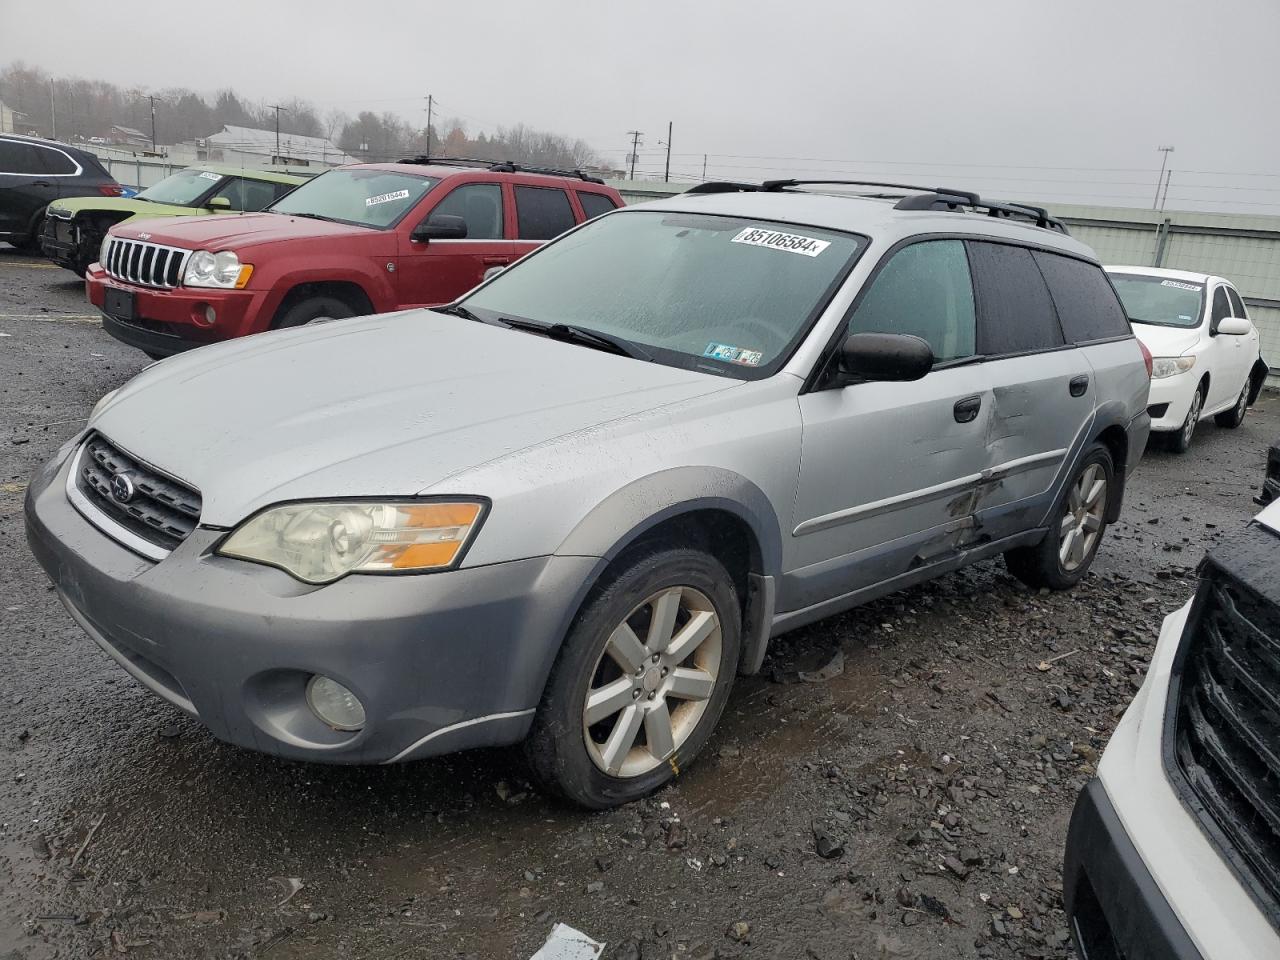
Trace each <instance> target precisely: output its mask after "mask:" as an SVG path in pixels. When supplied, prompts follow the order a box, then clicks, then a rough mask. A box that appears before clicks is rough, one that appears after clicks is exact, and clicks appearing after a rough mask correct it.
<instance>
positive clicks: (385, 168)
mask: <svg viewBox="0 0 1280 960" xmlns="http://www.w3.org/2000/svg"><path fill="white" fill-rule="evenodd" d="M622 202H623V201H622V198H621V197H620V196H619V195H618V193H617V191H615V190H613V189H611V188H610V187H607V186H605V184H604V181H602V180H598V179H595V178H594V177H589V176H587V175H586V174H584V173H582V172H580V171H564V170H545V169H540V168H531V167H521V166H518V165H516V164H512V163H489V162H487V161H486V162H474V161H453V160H438V159H430V160H428V159H426V158H419V159H417V160H409V161H401V162H399V163H360V164H352V165H350V166H345V167H338V168H336V169H333V170H330V171H328V172H326V173H324V174H321V175H320V176H318V177H316V178H315V179H314V180H311V181H308V182H307V183H304V184H302V185H301V186H299V187H298V188H297V189H295V190H293V191H291V192H290V193H288V194H286V195H285V196H284V197H282V198H281V199H280V200H278V201H276V203H275V204H274V205H273V206H271V207H269V208H268V209H267V210H265V211H263V212H262V213H248V214H242V215H238V216H208V217H175V218H172V219H163V220H149V221H131V222H129V223H125V224H120V225H118V226H115V227H112V228H111V230H110V231H109V232H108V234H107V236H106V237H105V239H104V240H103V243H102V251H101V254H100V256H99V261H100V262H99V263H95V264H92V265H90V267H89V270H88V272H87V273H86V274H85V290H86V292H87V294H88V296H89V300H90V302H91V303H93V305H94V306H96V307H98V308H99V309H100V310H101V311H102V313H103V320H102V325H103V327H104V329H106V331H107V332H108V333H110V334H111V335H112V336H114V337H116V338H117V339H119V340H123V341H124V342H125V343H128V344H131V345H132V346H135V347H138V348H140V349H141V350H143V351H145V352H146V353H147V354H149V355H150V356H153V357H162V356H168V355H170V354H173V353H177V352H178V351H180V350H186V349H189V348H191V347H197V346H200V345H201V344H204V343H210V342H213V341H215V340H226V339H229V338H231V337H241V336H244V335H245V334H249V333H258V332H261V331H263V330H272V329H277V328H280V327H293V326H298V325H300V324H304V323H308V322H310V321H312V320H316V319H319V318H321V317H330V318H337V317H351V316H357V315H361V314H368V313H385V312H387V311H390V310H401V309H405V308H408V307H423V306H438V305H440V304H443V303H450V302H452V301H453V300H456V299H457V298H458V297H459V296H461V295H462V294H463V293H466V292H467V291H468V290H470V289H471V288H472V287H474V286H475V285H476V284H478V283H480V281H482V280H484V279H485V278H486V276H488V275H489V274H490V273H491V272H493V271H494V270H498V269H501V268H502V267H504V266H506V265H507V264H509V263H511V262H512V261H514V260H516V259H518V258H519V257H521V256H523V255H524V254H526V253H528V252H529V251H530V250H533V249H534V248H535V247H537V246H539V245H540V244H541V243H542V242H543V241H545V240H550V239H551V238H552V237H555V236H557V235H559V234H560V233H563V232H564V231H565V230H568V229H569V228H570V227H572V226H574V225H575V224H578V223H581V222H582V221H584V220H589V219H591V218H592V217H595V216H598V215H600V214H602V213H607V212H608V211H610V210H612V209H614V208H615V207H619V206H621V205H622Z"/></svg>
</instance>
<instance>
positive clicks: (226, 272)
mask: <svg viewBox="0 0 1280 960" xmlns="http://www.w3.org/2000/svg"><path fill="white" fill-rule="evenodd" d="M252 274H253V265H252V264H249V263H241V262H240V258H239V257H237V256H236V255H235V254H234V253H232V252H231V251H230V250H223V251H221V252H219V253H210V252H209V251H208V250H197V251H196V252H195V253H193V254H191V256H189V257H187V268H186V270H184V271H183V274H182V283H183V284H184V285H185V286H188V287H216V288H219V289H222V290H239V289H241V288H242V287H243V286H244V285H245V284H246V283H248V282H249V277H250V276H251V275H252Z"/></svg>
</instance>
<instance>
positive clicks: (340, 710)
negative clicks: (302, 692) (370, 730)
mask: <svg viewBox="0 0 1280 960" xmlns="http://www.w3.org/2000/svg"><path fill="white" fill-rule="evenodd" d="M307 706H309V707H310V708H311V712H312V713H314V714H315V715H316V716H317V717H319V718H320V720H321V722H323V723H325V724H327V725H328V726H331V727H333V729H335V730H352V731H354V730H360V729H362V728H363V727H364V704H362V703H361V702H360V699H359V698H358V697H357V696H356V695H355V694H354V693H352V692H351V691H350V690H348V689H347V688H346V687H344V686H343V685H342V684H340V683H339V682H338V681H337V680H333V679H330V678H329V677H325V676H321V675H320V674H318V673H317V674H316V675H315V676H313V677H312V678H311V679H310V680H309V681H307Z"/></svg>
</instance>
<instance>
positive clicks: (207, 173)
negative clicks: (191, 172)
mask: <svg viewBox="0 0 1280 960" xmlns="http://www.w3.org/2000/svg"><path fill="white" fill-rule="evenodd" d="M200 176H201V177H203V178H204V179H205V180H221V179H222V174H220V173H214V172H212V171H211V170H201V171H200Z"/></svg>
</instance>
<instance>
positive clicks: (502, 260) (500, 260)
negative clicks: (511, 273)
mask: <svg viewBox="0 0 1280 960" xmlns="http://www.w3.org/2000/svg"><path fill="white" fill-rule="evenodd" d="M480 262H481V263H488V264H497V265H499V266H505V265H506V264H508V263H510V262H511V258H510V257H481V258H480Z"/></svg>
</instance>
